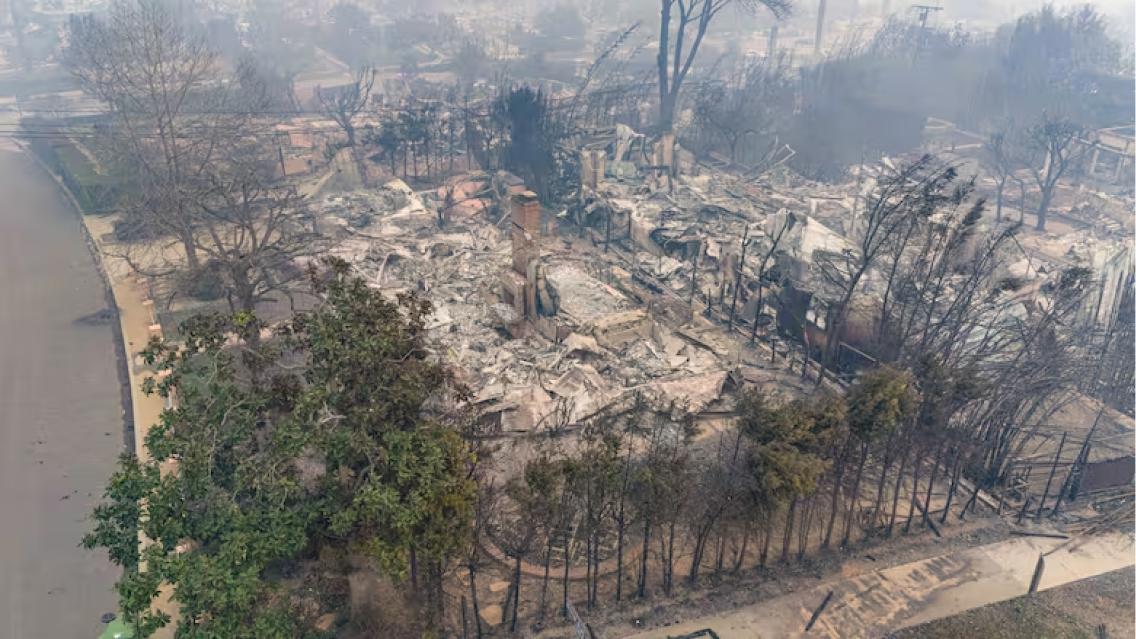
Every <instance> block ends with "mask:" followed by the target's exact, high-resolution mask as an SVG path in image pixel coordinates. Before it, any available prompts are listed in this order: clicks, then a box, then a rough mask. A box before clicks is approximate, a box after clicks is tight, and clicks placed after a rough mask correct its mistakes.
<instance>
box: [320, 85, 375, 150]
mask: <svg viewBox="0 0 1136 639" xmlns="http://www.w3.org/2000/svg"><path fill="white" fill-rule="evenodd" d="M375 75H376V74H375V70H374V69H373V68H371V67H369V66H362V67H359V68H358V69H356V70H355V76H354V79H352V81H351V82H349V83H347V84H345V85H343V86H338V87H332V88H329V89H325V88H323V87H316V97H317V99H319V103H320V110H321V111H323V113H324V115H326V116H327V117H329V118H331V119H332V120H335V123H336V124H338V125H339V126H340V127H341V128H342V129H343V132H344V133H345V134H346V135H347V146H349V147H354V146H355V118H356V117H358V116H359V114H360V113H362V112H363V110H364V109H366V108H367V105H368V104H369V103H370V101H371V91H372V90H373V89H374V88H375Z"/></svg>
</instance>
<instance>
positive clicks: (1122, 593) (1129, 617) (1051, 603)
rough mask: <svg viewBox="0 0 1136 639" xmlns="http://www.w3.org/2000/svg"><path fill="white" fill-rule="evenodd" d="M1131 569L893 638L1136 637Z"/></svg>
mask: <svg viewBox="0 0 1136 639" xmlns="http://www.w3.org/2000/svg"><path fill="white" fill-rule="evenodd" d="M1134 596H1136V578H1134V571H1133V570H1132V569H1127V570H1117V571H1115V572H1110V573H1106V574H1104V575H1101V576H1099V577H1094V578H1092V579H1085V580H1084V581H1079V582H1077V583H1073V584H1069V585H1067V586H1061V587H1059V588H1054V589H1052V590H1046V591H1044V592H1040V593H1038V594H1036V595H1033V596H1026V597H1019V598H1017V599H1011V600H1009V601H1003V602H1002V603H998V604H993V605H990V606H985V607H983V608H978V609H975V610H971V611H970V612H967V613H964V614H961V615H958V616H955V617H949V618H947V619H940V620H938V621H932V622H930V623H926V624H923V625H921V626H915V627H914V628H908V629H906V630H902V631H900V632H897V633H895V634H893V635H891V637H892V638H893V639H958V638H960V637H984V638H986V639H1047V638H1049V637H1054V638H1056V637H1062V638H1064V637H1069V638H1078V637H1085V638H1086V639H1087V638H1090V637H1091V638H1096V637H1098V635H1097V627H1098V626H1099V625H1100V624H1104V626H1105V629H1106V631H1107V633H1108V635H1107V636H1108V637H1110V638H1112V639H1118V638H1127V637H1133V636H1136V624H1134V623H1133V615H1134V614H1136V607H1134V606H1133V597H1134Z"/></svg>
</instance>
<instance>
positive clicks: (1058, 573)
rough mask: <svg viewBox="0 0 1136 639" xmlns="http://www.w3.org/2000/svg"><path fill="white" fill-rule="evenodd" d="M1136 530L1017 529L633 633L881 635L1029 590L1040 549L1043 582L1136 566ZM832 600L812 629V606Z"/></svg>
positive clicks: (651, 636)
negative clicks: (983, 542)
mask: <svg viewBox="0 0 1136 639" xmlns="http://www.w3.org/2000/svg"><path fill="white" fill-rule="evenodd" d="M1133 552H1134V548H1133V539H1132V536H1131V535H1129V534H1126V533H1109V534H1107V535H1101V536H1097V537H1090V538H1087V539H1084V540H1077V541H1073V542H1065V541H1061V540H1057V539H1046V538H1039V537H1018V538H1014V539H1010V540H1008V541H1003V542H999V543H996V544H991V545H988V546H981V547H978V548H971V549H968V550H965V551H961V552H958V553H955V554H951V555H942V556H939V557H932V558H930V559H924V560H921V561H916V562H912V563H909V564H903V565H900V566H895V567H892V568H885V569H883V570H878V571H875V572H872V573H867V574H864V575H860V576H858V577H853V578H845V579H834V580H831V581H828V582H825V583H822V584H820V585H818V586H816V587H814V588H811V589H809V590H803V591H800V592H796V593H792V594H789V595H784V596H781V597H777V598H775V599H771V600H768V601H765V602H762V603H759V604H755V605H752V606H747V607H745V608H741V609H738V610H736V611H734V612H731V613H726V614H721V615H715V616H711V617H703V618H700V619H696V620H694V621H689V622H686V623H682V624H676V625H673V626H668V627H665V628H658V629H655V630H650V631H647V632H643V633H639V634H636V635H633V636H632V639H666V638H667V637H670V636H676V635H682V634H685V633H689V632H693V631H695V630H700V629H702V628H710V629H712V630H714V631H715V632H717V633H718V635H719V636H720V637H721V639H755V638H759V637H766V638H774V637H800V636H810V637H882V636H884V635H886V634H887V633H888V632H890V631H893V630H898V629H900V628H905V627H907V626H913V625H917V624H920V623H924V622H927V621H931V620H933V619H940V618H943V617H949V616H951V615H955V614H958V613H960V612H964V611H966V610H970V609H972V608H977V607H979V606H984V605H986V604H991V603H996V602H999V601H1004V600H1006V599H1012V598H1014V597H1018V596H1020V595H1023V594H1026V592H1027V591H1028V590H1029V583H1030V579H1031V578H1032V577H1033V572H1034V567H1035V566H1036V565H1037V559H1038V556H1039V555H1041V554H1043V553H1051V554H1048V555H1047V556H1046V557H1045V572H1044V574H1043V575H1042V579H1041V583H1040V586H1039V589H1041V590H1045V589H1048V588H1054V587H1057V586H1061V585H1064V584H1067V583H1071V582H1074V581H1079V580H1081V579H1086V578H1088V577H1093V576H1096V575H1100V574H1103V573H1106V572H1111V571H1113V570H1119V569H1122V568H1125V567H1129V566H1132V565H1133V563H1134V555H1133ZM830 590H831V591H833V596H832V600H831V601H830V602H829V604H828V606H827V608H826V609H825V610H824V613H823V614H821V616H820V617H819V619H818V620H817V622H816V624H815V625H814V626H813V628H812V630H811V631H810V632H808V633H805V632H804V629H805V625H806V624H807V623H808V621H809V618H810V617H811V616H812V613H813V611H814V610H815V609H816V608H817V607H818V606H819V605H820V604H821V602H822V601H823V600H824V598H825V595H827V594H828V592H829V591H830Z"/></svg>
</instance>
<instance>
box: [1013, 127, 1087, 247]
mask: <svg viewBox="0 0 1136 639" xmlns="http://www.w3.org/2000/svg"><path fill="white" fill-rule="evenodd" d="M1084 134H1085V130H1084V128H1082V127H1081V126H1080V125H1078V124H1074V123H1073V122H1072V121H1070V120H1067V119H1064V118H1054V117H1050V116H1049V115H1048V114H1043V115H1042V118H1041V121H1040V122H1038V123H1037V124H1035V125H1033V126H1031V127H1029V128H1028V129H1026V132H1025V137H1026V141H1027V144H1025V145H1024V147H1025V148H1024V153H1025V156H1026V157H1025V159H1026V164H1027V166H1028V168H1029V171H1030V174H1031V175H1033V179H1034V182H1036V183H1037V188H1038V189H1039V190H1040V191H1041V201H1040V202H1039V203H1038V205H1037V230H1039V231H1044V230H1045V218H1046V215H1047V214H1048V213H1049V206H1050V204H1052V203H1053V194H1054V192H1055V191H1056V189H1057V183H1058V182H1059V181H1060V180H1061V178H1062V177H1064V175H1065V172H1066V171H1068V170H1069V168H1070V167H1073V166H1075V165H1077V164H1079V163H1080V162H1081V160H1083V159H1084V157H1085V154H1086V153H1087V152H1088V150H1089V149H1091V148H1092V147H1091V146H1090V145H1088V144H1085V143H1084V142H1083V140H1082V138H1083V136H1084Z"/></svg>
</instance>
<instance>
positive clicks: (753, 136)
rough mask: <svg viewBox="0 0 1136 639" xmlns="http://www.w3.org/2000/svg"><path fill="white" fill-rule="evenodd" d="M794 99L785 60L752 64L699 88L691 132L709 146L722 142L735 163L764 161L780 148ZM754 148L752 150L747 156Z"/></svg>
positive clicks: (779, 58) (774, 59)
mask: <svg viewBox="0 0 1136 639" xmlns="http://www.w3.org/2000/svg"><path fill="white" fill-rule="evenodd" d="M794 100H795V93H794V90H793V80H792V78H791V73H790V68H789V59H788V58H787V57H786V56H784V55H781V56H777V57H775V58H763V59H761V60H758V61H754V62H748V63H745V64H744V65H743V66H742V67H741V68H740V69H739V70H738V71H737V72H736V73H734V74H733V77H732V78H729V79H727V80H726V81H724V82H709V83H707V84H705V85H704V86H702V87H701V88H700V89H699V91H698V94H697V97H696V99H695V105H694V113H695V126H694V127H693V128H696V129H697V132H698V133H701V134H702V136H701V137H703V138H704V139H703V140H702V142H703V143H704V144H705V145H706V147H707V148H710V149H712V148H714V147H716V146H718V145H719V144H722V143H724V144H725V147H726V150H727V151H728V153H729V156H730V161H731V162H739V161H741V158H740V157H739V156H745V155H750V156H755V155H756V156H757V157H758V158H759V159H760V158H761V157H762V156H765V155H768V153H769V152H770V151H771V150H772V149H773V148H774V147H777V146H779V144H778V143H779V141H780V137H779V135H780V134H781V133H782V132H783V131H784V130H785V128H786V125H787V124H788V120H787V119H788V117H789V114H791V113H792V112H793V103H794ZM751 144H752V147H753V152H752V153H748V154H747V153H746V151H747V150H749V148H750V146H751Z"/></svg>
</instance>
